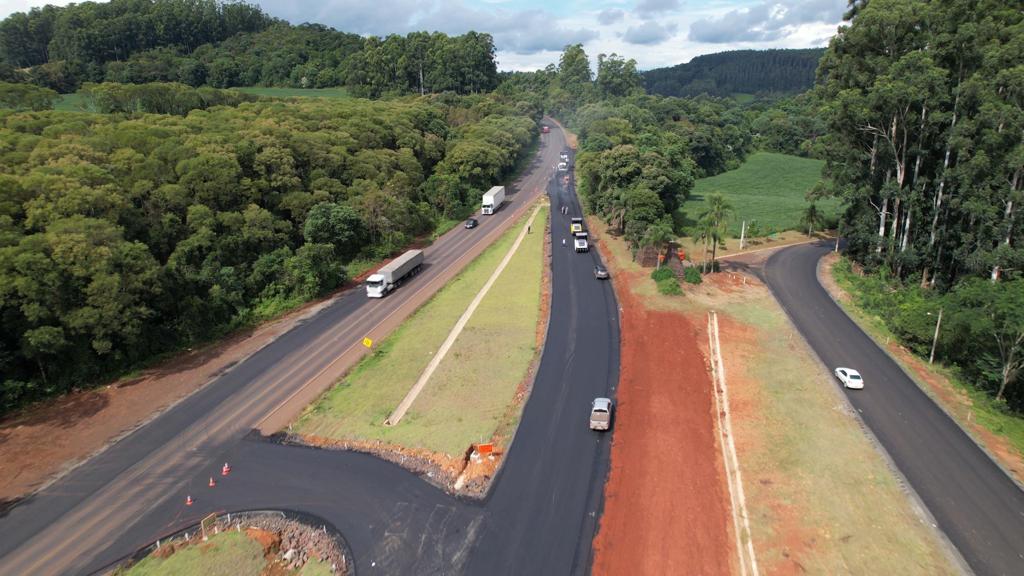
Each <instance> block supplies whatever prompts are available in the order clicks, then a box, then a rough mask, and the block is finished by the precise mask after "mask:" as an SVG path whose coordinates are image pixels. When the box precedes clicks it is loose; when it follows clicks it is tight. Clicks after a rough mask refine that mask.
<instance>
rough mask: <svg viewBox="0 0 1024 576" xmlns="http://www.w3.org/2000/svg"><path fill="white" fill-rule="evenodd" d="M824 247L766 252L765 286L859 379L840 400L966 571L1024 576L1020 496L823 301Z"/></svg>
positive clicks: (823, 350) (832, 359)
mask: <svg viewBox="0 0 1024 576" xmlns="http://www.w3.org/2000/svg"><path fill="white" fill-rule="evenodd" d="M831 246H832V244H831V243H828V242H826V243H816V244H804V245H800V246H795V247H792V248H786V249H783V250H780V251H779V252H777V253H775V254H773V255H772V256H771V257H770V258H769V259H768V261H767V262H766V263H765V267H764V270H763V274H764V278H765V280H766V282H767V284H768V286H769V288H770V289H771V291H772V292H773V293H774V294H775V297H776V298H777V299H778V301H779V303H780V304H781V305H782V307H783V308H784V309H785V310H786V313H787V314H788V315H789V317H790V318H791V319H792V321H793V323H794V324H795V325H796V327H797V329H799V330H800V332H801V333H802V334H803V336H804V338H806V339H807V341H808V343H810V345H811V347H812V348H813V349H814V351H815V352H816V353H817V355H818V357H820V358H821V360H822V361H823V362H824V363H825V365H826V366H828V368H829V370H830V371H831V370H832V369H834V368H835V367H837V366H848V367H851V368H855V369H857V370H859V371H860V372H861V374H862V375H863V376H864V382H865V387H864V389H863V390H844V392H845V393H846V395H847V397H848V398H849V399H850V402H851V403H852V404H853V406H854V408H855V409H856V410H857V411H858V412H859V413H860V416H861V418H862V419H863V420H864V423H865V424H866V425H867V426H868V427H869V428H870V429H871V431H872V433H873V434H874V435H875V437H876V438H877V439H878V441H879V443H880V444H881V445H882V446H883V447H884V448H885V450H886V451H887V452H888V454H889V456H890V457H891V458H892V460H893V461H894V462H895V464H896V466H897V467H898V468H899V470H900V472H901V473H902V474H903V476H904V477H906V479H907V481H908V482H909V483H910V485H911V487H912V488H913V489H914V491H915V492H916V493H917V494H918V496H919V497H920V498H921V500H922V501H923V503H924V504H925V506H927V508H928V510H929V511H930V512H931V514H932V516H934V518H935V520H936V521H937V522H938V526H939V528H940V529H941V530H942V531H943V532H944V533H945V534H946V536H947V537H948V538H949V540H950V541H951V542H952V543H953V545H954V546H956V548H957V550H959V552H960V554H961V555H962V556H963V558H964V560H965V561H966V562H967V564H968V565H969V566H970V568H971V569H972V570H973V571H974V572H975V573H976V574H978V575H979V576H988V575H993V576H997V575H1005V576H1010V575H1019V574H1024V491H1022V490H1021V489H1020V487H1018V486H1017V484H1015V483H1014V482H1013V480H1011V479H1010V478H1009V477H1008V476H1007V475H1006V474H1005V473H1004V472H1003V470H1002V469H1000V468H999V466H997V465H996V464H995V463H994V462H993V461H992V459H991V458H990V457H989V456H988V455H987V454H986V453H985V452H984V451H982V450H981V449H980V448H979V447H978V445H977V444H975V443H974V441H973V440H972V439H971V438H970V437H969V436H967V434H965V433H964V431H963V430H962V429H961V428H960V427H959V426H957V424H956V423H955V422H953V421H952V420H951V419H950V418H949V416H947V415H946V413H945V412H943V411H942V409H941V408H939V407H938V406H937V405H936V404H935V402H934V401H932V399H931V398H929V397H928V395H927V394H925V393H924V392H923V391H922V390H921V389H920V388H919V387H918V386H917V384H915V383H914V381H913V380H911V379H910V377H909V376H907V374H906V373H904V372H903V370H902V369H901V368H900V367H899V365H898V364H896V362H895V361H894V360H893V359H892V358H891V357H890V356H889V355H888V354H886V353H885V352H884V351H883V350H882V349H880V348H879V347H878V346H877V345H876V344H875V342H874V341H873V340H871V338H870V337H868V336H867V335H866V334H865V333H864V332H863V331H862V330H861V329H860V328H859V327H858V326H857V325H856V324H855V323H854V322H853V321H852V320H851V319H850V318H849V317H848V316H847V315H846V314H845V313H844V312H843V310H842V309H841V308H840V307H839V306H838V305H837V304H836V303H835V302H834V301H833V300H832V298H831V297H830V296H829V295H828V293H827V292H826V291H825V289H824V288H823V287H822V286H821V284H820V283H819V282H818V279H817V266H818V261H819V260H820V259H821V257H822V256H823V255H825V254H827V253H828V252H829V250H830V248H831ZM866 537H870V535H867V536H866Z"/></svg>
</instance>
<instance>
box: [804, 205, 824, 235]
mask: <svg viewBox="0 0 1024 576" xmlns="http://www.w3.org/2000/svg"><path fill="white" fill-rule="evenodd" d="M821 220H822V216H821V212H819V211H818V206H817V205H816V204H815V203H814V202H811V203H810V204H808V205H807V208H804V211H803V214H802V215H801V216H800V223H801V224H804V225H805V226H807V236H811V235H812V234H814V227H815V226H817V225H819V224H821Z"/></svg>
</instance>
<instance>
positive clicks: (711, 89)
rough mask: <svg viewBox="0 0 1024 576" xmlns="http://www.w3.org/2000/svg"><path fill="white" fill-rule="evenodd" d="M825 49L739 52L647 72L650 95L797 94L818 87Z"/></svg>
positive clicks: (701, 57)
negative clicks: (816, 74) (819, 71)
mask: <svg viewBox="0 0 1024 576" xmlns="http://www.w3.org/2000/svg"><path fill="white" fill-rule="evenodd" d="M824 53H825V50H824V49H823V48H807V49H801V50H735V51H732V52H720V53H718V54H706V55H704V56H698V57H696V58H694V59H693V60H691V61H689V62H688V63H686V64H678V65H676V66H671V67H669V68H656V69H654V70H649V71H647V72H644V75H643V76H644V85H645V87H646V88H647V91H648V92H651V93H653V94H661V95H664V96H699V95H701V94H709V95H711V96H729V95H731V94H735V93H745V94H759V93H775V94H797V93H800V92H804V91H806V90H808V89H810V88H811V86H813V85H814V73H815V71H816V70H817V68H818V61H819V60H821V56H822V54H824Z"/></svg>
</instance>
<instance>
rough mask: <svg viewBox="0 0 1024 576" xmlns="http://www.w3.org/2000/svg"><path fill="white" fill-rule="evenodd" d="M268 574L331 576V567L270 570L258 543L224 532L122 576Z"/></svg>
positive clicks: (316, 563)
mask: <svg viewBox="0 0 1024 576" xmlns="http://www.w3.org/2000/svg"><path fill="white" fill-rule="evenodd" d="M266 573H271V574H293V573H294V574H296V576H329V575H330V574H331V568H330V566H329V565H328V564H327V563H325V562H323V561H321V560H318V559H316V558H310V559H309V561H307V562H306V563H305V564H304V565H303V566H302V568H301V569H300V570H299V571H298V572H292V571H289V570H283V569H279V570H268V566H267V560H266V558H265V557H264V556H263V546H261V545H260V543H259V542H257V541H255V540H253V539H252V538H250V537H249V536H248V535H246V534H245V533H244V532H222V533H220V534H217V535H215V536H212V537H210V539H209V540H208V541H207V542H201V543H199V542H197V543H195V544H192V545H190V546H187V547H185V548H183V549H181V550H178V551H177V552H175V553H174V554H172V555H171V556H170V557H169V558H156V557H153V556H149V557H147V558H143V559H142V560H141V561H140V562H139V563H138V564H135V565H134V566H132V567H131V568H129V569H128V570H127V571H125V572H124V573H123V576H260V575H261V574H266ZM115 574H121V573H120V572H115Z"/></svg>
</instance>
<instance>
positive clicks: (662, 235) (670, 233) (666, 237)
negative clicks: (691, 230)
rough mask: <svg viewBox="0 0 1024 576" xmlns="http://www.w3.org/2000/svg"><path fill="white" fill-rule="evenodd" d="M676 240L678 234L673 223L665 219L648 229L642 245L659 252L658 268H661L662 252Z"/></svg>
mask: <svg viewBox="0 0 1024 576" xmlns="http://www.w3.org/2000/svg"><path fill="white" fill-rule="evenodd" d="M675 238H676V234H675V231H674V230H673V229H672V223H671V222H670V221H668V220H667V219H664V218H663V219H661V220H659V221H657V222H655V223H654V224H651V225H650V226H648V227H647V232H645V233H644V237H643V241H642V243H641V245H642V246H654V248H655V249H656V250H657V252H658V268H661V260H662V258H661V256H662V251H663V250H664V248H665V247H666V246H667V245H668V243H669V242H672V241H673V240H675Z"/></svg>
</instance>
